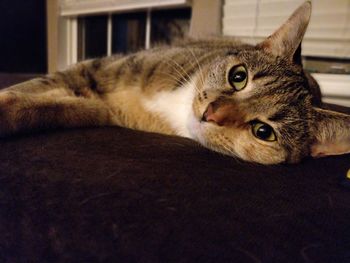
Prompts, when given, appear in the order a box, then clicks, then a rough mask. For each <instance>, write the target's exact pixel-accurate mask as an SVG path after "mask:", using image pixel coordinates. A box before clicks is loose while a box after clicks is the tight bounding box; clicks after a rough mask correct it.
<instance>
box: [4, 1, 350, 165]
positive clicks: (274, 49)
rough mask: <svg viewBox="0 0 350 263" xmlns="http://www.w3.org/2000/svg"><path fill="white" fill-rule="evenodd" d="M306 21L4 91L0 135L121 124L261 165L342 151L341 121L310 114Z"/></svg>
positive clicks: (94, 64)
mask: <svg viewBox="0 0 350 263" xmlns="http://www.w3.org/2000/svg"><path fill="white" fill-rule="evenodd" d="M309 16H310V4H309V3H306V4H304V5H303V6H301V7H300V8H299V9H298V10H297V11H296V12H295V13H294V14H293V16H292V17H291V18H290V19H289V20H288V21H287V23H286V24H285V25H284V26H282V27H281V28H280V29H279V30H278V31H277V32H276V33H275V34H274V35H272V36H271V37H270V38H268V39H267V40H265V41H264V42H263V43H261V44H259V45H257V46H252V45H247V44H242V43H239V42H236V41H234V40H231V39H219V40H204V41H192V42H184V43H182V44H179V45H177V46H173V47H158V48H155V49H151V50H147V51H140V52H138V53H135V54H130V55H128V56H113V57H107V58H102V59H95V60H89V61H85V62H81V63H79V64H77V65H74V66H72V67H71V68H69V69H67V70H66V71H64V72H58V73H55V74H53V75H48V76H46V77H43V78H38V79H34V80H31V81H28V82H25V83H21V84H19V85H15V86H12V87H10V88H8V89H5V90H3V91H2V92H1V93H0V114H1V123H0V136H6V135H9V134H13V133H18V132H27V131H31V130H39V129H47V128H55V127H81V126H92V125H93V126H102V125H120V126H124V127H128V128H132V129H139V130H144V131H151V132H159V133H164V134H172V135H180V136H185V137H189V138H191V139H194V140H196V141H199V142H200V143H201V144H203V145H205V146H206V147H208V148H210V149H213V150H216V151H219V152H222V153H225V154H229V155H232V156H237V157H239V158H242V159H244V160H247V161H253V162H259V163H266V164H270V163H279V162H285V161H286V162H297V161H299V160H300V159H301V158H303V157H304V156H307V155H309V154H310V153H311V154H312V155H314V156H320V155H324V154H341V153H345V152H348V151H350V142H349V141H350V135H349V134H350V132H349V127H350V118H349V116H347V115H344V114H340V113H335V112H329V111H326V110H322V109H320V108H316V107H319V106H320V105H321V98H320V95H319V94H320V92H319V89H318V87H317V84H316V83H315V82H314V80H313V79H312V78H311V77H310V76H309V75H307V74H306V73H305V72H304V71H303V68H302V66H301V61H300V53H299V52H300V50H299V48H298V47H299V45H300V42H301V39H302V36H303V35H304V32H305V29H306V26H307V23H308V20H309ZM287 31H288V32H287ZM319 123H322V124H323V125H324V127H319ZM324 128H325V129H324Z"/></svg>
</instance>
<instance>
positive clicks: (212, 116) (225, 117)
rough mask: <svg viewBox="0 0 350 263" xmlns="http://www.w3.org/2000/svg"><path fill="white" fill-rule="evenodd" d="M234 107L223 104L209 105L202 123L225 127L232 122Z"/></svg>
mask: <svg viewBox="0 0 350 263" xmlns="http://www.w3.org/2000/svg"><path fill="white" fill-rule="evenodd" d="M232 114H233V105H232V104H231V103H230V104H228V103H227V104H221V105H216V104H215V103H213V102H212V103H209V105H208V108H207V109H206V111H205V112H204V114H203V118H202V121H207V122H214V123H216V124H217V125H219V126H224V125H225V124H227V123H228V122H230V121H232V118H233V116H232Z"/></svg>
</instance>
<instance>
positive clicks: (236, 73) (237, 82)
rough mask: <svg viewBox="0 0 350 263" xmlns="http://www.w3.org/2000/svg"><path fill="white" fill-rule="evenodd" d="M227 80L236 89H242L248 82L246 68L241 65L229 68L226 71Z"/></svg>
mask: <svg viewBox="0 0 350 263" xmlns="http://www.w3.org/2000/svg"><path fill="white" fill-rule="evenodd" d="M228 82H229V83H230V85H231V86H232V87H233V88H234V89H235V90H236V91H240V90H242V89H244V88H245V86H246V85H247V82H248V74H247V70H246V68H245V67H244V66H242V65H240V66H236V67H233V68H231V69H230V71H229V73H228Z"/></svg>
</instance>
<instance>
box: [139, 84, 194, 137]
mask: <svg viewBox="0 0 350 263" xmlns="http://www.w3.org/2000/svg"><path fill="white" fill-rule="evenodd" d="M194 94H195V90H194V87H193V84H191V83H188V84H186V85H185V86H182V87H179V88H178V89H176V90H174V91H161V92H159V93H157V94H156V95H154V96H153V97H152V98H149V99H145V100H143V105H144V107H145V108H146V109H147V110H149V111H151V112H152V113H153V114H157V115H159V116H160V117H161V118H162V119H163V120H164V121H165V122H167V124H168V125H169V126H170V127H172V128H173V129H174V130H175V131H176V132H177V134H178V135H180V136H184V137H191V136H190V132H189V129H188V122H189V119H190V116H191V114H193V113H192V102H193V98H194Z"/></svg>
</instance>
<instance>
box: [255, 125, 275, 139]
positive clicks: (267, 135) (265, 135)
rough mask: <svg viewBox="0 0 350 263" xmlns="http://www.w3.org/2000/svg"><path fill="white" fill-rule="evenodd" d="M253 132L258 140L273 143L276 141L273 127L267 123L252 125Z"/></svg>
mask: <svg viewBox="0 0 350 263" xmlns="http://www.w3.org/2000/svg"><path fill="white" fill-rule="evenodd" d="M252 131H253V134H254V136H255V137H256V138H258V139H261V140H264V141H268V142H273V141H276V134H275V132H274V131H273V129H272V127H271V126H269V125H267V124H266V123H262V122H256V123H253V124H252Z"/></svg>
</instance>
